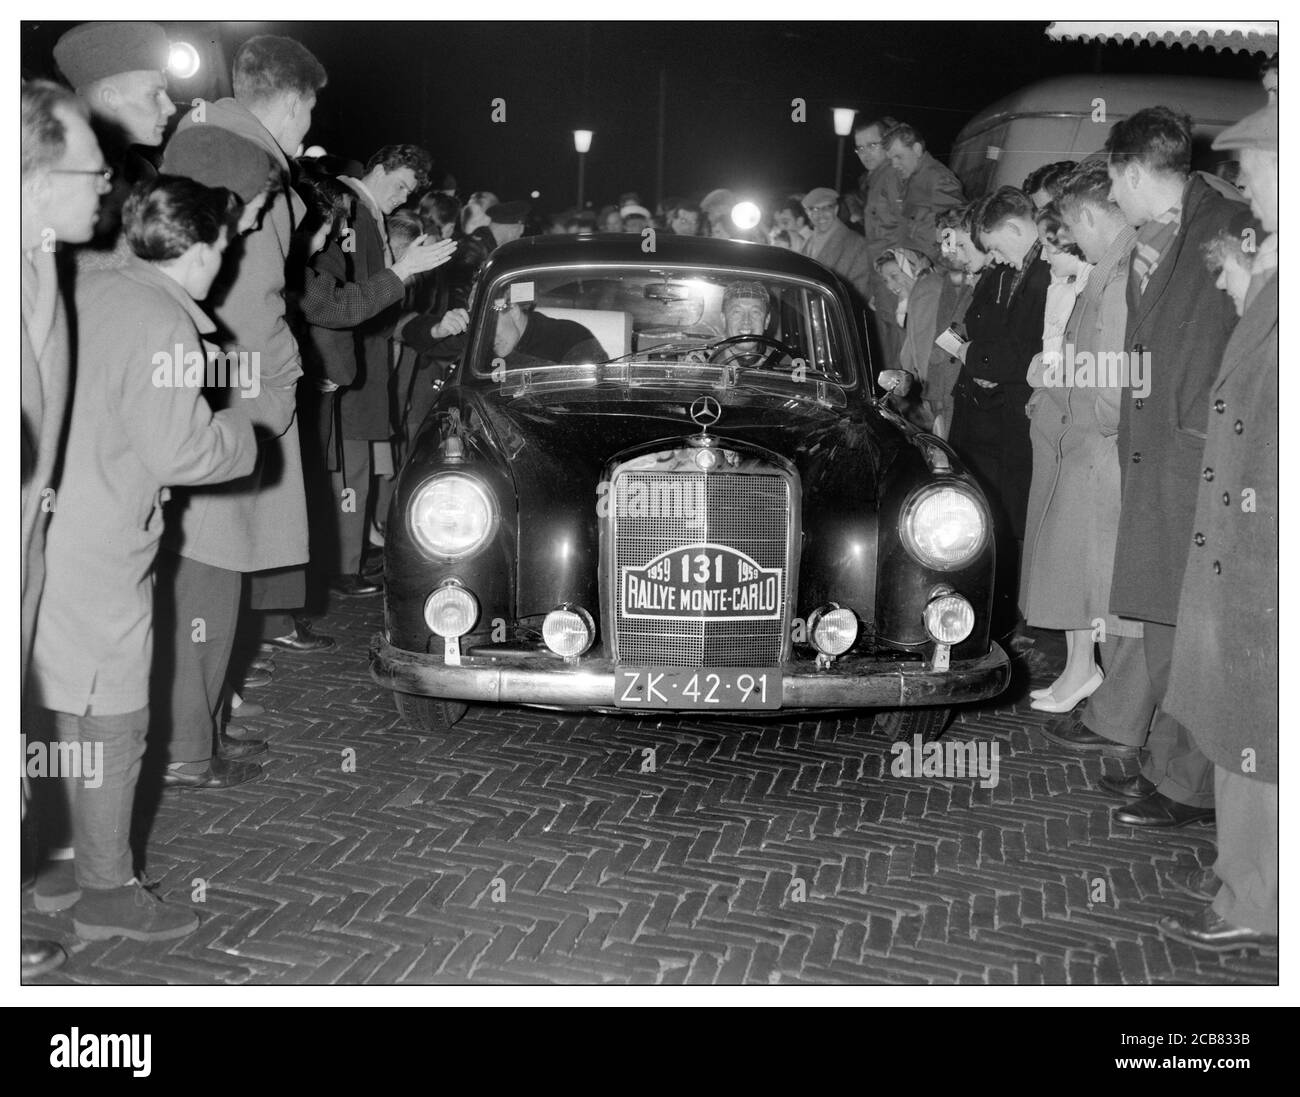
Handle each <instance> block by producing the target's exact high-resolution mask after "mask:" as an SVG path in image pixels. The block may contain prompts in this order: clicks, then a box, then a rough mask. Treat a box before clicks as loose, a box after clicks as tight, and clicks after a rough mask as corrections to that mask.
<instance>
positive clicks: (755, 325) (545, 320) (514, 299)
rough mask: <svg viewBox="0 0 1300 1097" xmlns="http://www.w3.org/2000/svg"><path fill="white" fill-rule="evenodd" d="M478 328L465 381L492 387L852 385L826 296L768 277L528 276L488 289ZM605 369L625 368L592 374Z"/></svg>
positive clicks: (677, 272)
mask: <svg viewBox="0 0 1300 1097" xmlns="http://www.w3.org/2000/svg"><path fill="white" fill-rule="evenodd" d="M486 317H487V320H486V330H485V331H484V332H483V335H482V338H481V339H480V340H479V341H478V343H477V348H478V349H477V354H476V360H475V362H474V372H475V373H476V374H479V375H480V376H485V375H490V376H492V377H493V378H494V379H495V380H497V381H507V382H508V381H509V380H510V376H511V375H512V374H516V375H517V374H521V373H522V372H523V371H528V372H529V375H530V377H532V378H533V379H534V380H542V379H543V378H544V377H545V375H546V374H548V373H561V372H562V373H566V374H571V373H572V372H573V370H572V367H580V366H588V367H593V368H592V370H591V372H593V373H599V375H600V376H602V377H609V378H610V379H615V378H616V377H617V376H618V375H620V374H622V375H624V379H627V377H628V376H630V370H631V367H636V373H637V375H638V376H641V377H646V376H647V375H648V374H649V375H658V376H661V377H665V378H672V377H680V376H681V374H682V372H683V370H682V367H683V366H686V367H689V368H690V369H692V370H693V371H698V370H700V369H704V370H710V369H711V370H712V371H713V372H719V371H729V372H730V373H731V374H732V375H733V376H741V375H748V374H749V372H750V371H761V373H762V374H765V375H770V376H784V377H787V378H791V379H793V380H795V381H800V382H802V381H806V380H810V379H811V380H827V381H831V382H834V383H836V384H838V385H841V386H846V387H847V386H849V385H852V384H853V381H854V372H853V365H852V362H851V360H850V359H851V356H850V355H849V354H848V353H847V346H846V335H845V333H844V321H843V317H842V316H841V315H840V307H839V303H838V301H837V299H836V298H835V296H834V295H833V293H832V292H831V291H830V290H829V289H828V288H826V287H824V286H820V285H818V284H816V283H815V282H808V281H804V280H801V279H798V278H789V277H782V276H779V275H773V274H771V273H755V272H746V271H736V270H710V269H700V268H689V269H687V268H683V269H674V270H668V269H664V268H652V267H648V266H639V267H616V266H612V267H600V266H591V267H581V268H574V267H569V268H564V269H558V270H543V271H537V270H533V271H525V272H521V273H519V274H515V275H511V276H510V277H508V278H505V279H502V280H500V281H498V282H495V283H493V285H492V292H491V298H490V300H489V301H488V308H487V312H486ZM605 364H609V365H610V366H618V365H624V366H627V367H629V368H628V369H627V370H620V369H613V368H611V369H602V370H599V371H597V370H595V369H594V367H597V366H601V365H605ZM548 367H554V370H551V369H549V368H548ZM539 370H540V371H541V372H540V374H539V372H538V371H539ZM683 379H684V378H683Z"/></svg>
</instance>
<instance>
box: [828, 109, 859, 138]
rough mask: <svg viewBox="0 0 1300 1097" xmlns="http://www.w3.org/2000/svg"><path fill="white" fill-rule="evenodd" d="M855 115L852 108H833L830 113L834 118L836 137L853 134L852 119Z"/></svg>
mask: <svg viewBox="0 0 1300 1097" xmlns="http://www.w3.org/2000/svg"><path fill="white" fill-rule="evenodd" d="M857 113H858V112H857V111H855V110H854V109H853V108H852V107H835V108H834V109H833V110H832V111H831V114H832V115H833V116H834V118H835V136H836V137H847V136H848V135H849V134H850V133H852V132H853V119H854V118H855V117H856V115H857Z"/></svg>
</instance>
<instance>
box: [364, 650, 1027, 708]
mask: <svg viewBox="0 0 1300 1097" xmlns="http://www.w3.org/2000/svg"><path fill="white" fill-rule="evenodd" d="M781 672H782V678H781V708H782V709H827V708H907V707H913V706H938V705H952V704H961V703H962V702H966V701H980V700H983V699H984V698H986V697H995V696H997V694H999V693H1001V692H1002V691H1003V690H1004V689H1006V687H1007V683H1008V682H1009V681H1010V678H1011V664H1010V661H1009V660H1008V659H1007V656H1006V654H1005V653H1004V652H1003V651H1002V649H1001V648H1000V647H998V645H997V644H992V645H991V646H990V649H989V652H988V654H986V655H983V656H981V657H980V658H978V659H967V660H962V661H958V660H953V662H952V664H951V665H950V667H949V669H948V670H944V671H936V670H932V669H931V668H930V665H929V663H926V662H904V661H901V660H888V659H878V658H869V657H864V656H855V657H851V658H847V659H837V660H836V661H835V662H834V663H833V664H832V665H831V666H830V667H829V668H827V669H826V670H817V669H816V668H815V666H814V665H813V664H812V663H811V662H809V663H799V664H794V665H791V664H787V665H786V666H784V667H782V668H781ZM370 676H371V677H372V678H373V679H374V680H375V681H376V682H378V683H379V684H380V685H381V686H387V687H388V688H389V689H392V690H396V691H397V692H399V693H414V694H418V695H422V696H425V697H438V698H442V699H444V700H449V701H468V702H471V703H475V704H517V705H541V706H544V707H548V708H574V709H614V708H615V707H616V706H615V701H614V692H615V691H614V664H613V662H612V661H610V660H608V659H590V660H584V661H583V663H582V664H581V665H580V666H576V667H569V666H566V665H565V664H564V663H562V662H561V661H560V660H558V659H557V660H555V662H554V663H553V664H549V665H538V660H536V659H534V660H530V661H529V662H527V663H523V662H520V661H518V660H509V661H507V660H504V659H502V660H497V659H492V658H484V657H481V656H465V657H463V658H462V661H461V665H460V666H448V665H447V664H446V663H445V662H443V659H442V656H441V655H425V654H423V653H419V652H412V651H404V650H402V649H401V648H397V647H394V646H393V645H392V644H390V643H389V642H388V640H387V638H386V637H385V636H384V635H383V634H382V633H377V634H376V635H375V637H374V639H373V640H372V641H371V644H370ZM623 711H628V712H630V711H632V710H623ZM659 711H662V710H659ZM691 711H692V712H698V711H700V710H698V709H694V710H691ZM719 711H733V712H734V711H737V710H734V709H732V710H719ZM751 711H752V710H751Z"/></svg>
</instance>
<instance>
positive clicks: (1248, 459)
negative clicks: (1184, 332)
mask: <svg viewBox="0 0 1300 1097" xmlns="http://www.w3.org/2000/svg"><path fill="white" fill-rule="evenodd" d="M1277 286H1278V283H1277V272H1276V271H1274V272H1272V274H1271V276H1270V277H1268V278H1267V279H1266V280H1265V282H1264V285H1263V288H1262V289H1261V290H1260V291H1259V293H1258V296H1256V297H1255V298H1254V300H1253V301H1251V303H1250V305H1249V306H1248V307H1247V309H1246V313H1245V315H1244V316H1243V317H1242V318H1241V322H1240V323H1239V324H1238V325H1237V327H1236V330H1235V331H1233V333H1232V338H1231V339H1230V340H1229V342H1228V346H1227V348H1226V350H1225V351H1224V354H1223V364H1222V366H1221V367H1220V369H1219V372H1218V375H1217V377H1216V378H1215V380H1214V383H1213V385H1212V387H1211V389H1210V393H1209V400H1210V410H1209V413H1208V416H1207V424H1206V438H1205V448H1204V451H1203V457H1202V470H1203V471H1202V475H1201V476H1200V477H1199V478H1198V479H1197V481H1196V485H1195V491H1196V513H1195V516H1194V520H1193V522H1192V532H1191V534H1190V535H1189V537H1188V547H1187V551H1188V553H1189V554H1190V555H1189V557H1188V562H1187V570H1186V574H1185V576H1184V578H1183V585H1182V592H1181V598H1180V600H1179V604H1178V622H1177V629H1176V633H1175V641H1174V654H1173V662H1172V664H1171V667H1170V673H1169V689H1168V691H1167V693H1166V694H1165V702H1164V705H1165V709H1166V711H1168V713H1169V715H1170V716H1172V717H1174V719H1176V720H1178V721H1179V722H1180V723H1182V724H1183V725H1184V726H1186V727H1187V728H1188V729H1190V731H1191V733H1192V735H1193V737H1194V738H1195V739H1196V744H1197V746H1199V747H1200V748H1201V750H1202V751H1203V752H1204V754H1205V756H1206V757H1207V758H1209V759H1210V760H1211V761H1212V762H1214V764H1215V765H1217V766H1222V767H1223V768H1224V769H1228V770H1231V771H1232V772H1233V773H1242V774H1245V775H1246V776H1248V777H1253V778H1256V779H1258V780H1261V781H1270V782H1272V783H1274V784H1276V783H1277V779H1278V766H1277V749H1278V743H1277V732H1278V684H1279V683H1278V625H1279V618H1278V429H1279V419H1278V354H1279V344H1278V331H1277V320H1278V316H1277V313H1278V290H1277ZM1248 299H1249V298H1248ZM1246 751H1250V752H1251V753H1250V754H1245V753H1243V752H1246ZM1247 761H1249V762H1250V764H1249V765H1247V764H1246V763H1247Z"/></svg>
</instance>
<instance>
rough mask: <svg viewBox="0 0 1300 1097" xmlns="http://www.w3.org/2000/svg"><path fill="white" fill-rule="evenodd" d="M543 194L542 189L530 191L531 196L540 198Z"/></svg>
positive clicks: (529, 195)
mask: <svg viewBox="0 0 1300 1097" xmlns="http://www.w3.org/2000/svg"><path fill="white" fill-rule="evenodd" d="M541 196H542V192H541V191H540V190H534V191H529V192H528V197H529V198H540V197H541Z"/></svg>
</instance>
